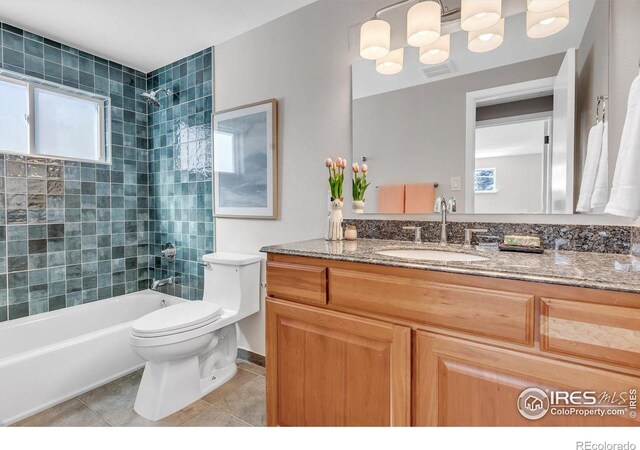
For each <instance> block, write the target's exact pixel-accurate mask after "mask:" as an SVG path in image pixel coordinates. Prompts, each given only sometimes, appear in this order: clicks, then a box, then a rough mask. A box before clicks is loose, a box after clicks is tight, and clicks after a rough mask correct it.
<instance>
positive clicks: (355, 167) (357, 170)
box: [351, 163, 360, 173]
mask: <svg viewBox="0 0 640 450" xmlns="http://www.w3.org/2000/svg"><path fill="white" fill-rule="evenodd" d="M351 169H352V170H353V173H358V172H360V167H359V166H358V163H353V165H352V166H351Z"/></svg>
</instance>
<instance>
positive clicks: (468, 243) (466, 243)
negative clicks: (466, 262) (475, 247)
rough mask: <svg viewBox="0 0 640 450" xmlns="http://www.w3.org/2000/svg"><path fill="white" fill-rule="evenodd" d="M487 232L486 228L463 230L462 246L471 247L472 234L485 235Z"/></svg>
mask: <svg viewBox="0 0 640 450" xmlns="http://www.w3.org/2000/svg"><path fill="white" fill-rule="evenodd" d="M488 231H489V230H487V229H486V228H467V229H465V230H464V246H465V247H470V246H471V239H472V238H473V234H474V233H486V232H488Z"/></svg>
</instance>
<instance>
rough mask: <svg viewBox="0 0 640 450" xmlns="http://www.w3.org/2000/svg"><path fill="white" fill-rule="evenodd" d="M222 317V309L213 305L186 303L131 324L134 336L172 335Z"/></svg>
mask: <svg viewBox="0 0 640 450" xmlns="http://www.w3.org/2000/svg"><path fill="white" fill-rule="evenodd" d="M221 315H222V308H221V307H220V305H217V304H215V303H209V302H203V301H187V302H184V303H179V304H177V305H172V306H168V307H166V308H162V309H159V310H157V311H154V312H152V313H149V314H147V315H146V316H144V317H141V318H140V319H138V320H136V321H135V322H133V332H134V333H136V334H153V335H156V336H157V335H158V334H161V333H172V332H176V331H179V330H182V329H184V328H193V327H195V326H197V325H205V324H206V323H210V322H214V321H215V320H217V319H218V318H219V317H220V316H221Z"/></svg>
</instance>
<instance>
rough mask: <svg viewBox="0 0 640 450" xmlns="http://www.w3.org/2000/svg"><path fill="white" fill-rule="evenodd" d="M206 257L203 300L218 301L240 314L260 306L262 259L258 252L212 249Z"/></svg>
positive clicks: (243, 314)
mask: <svg viewBox="0 0 640 450" xmlns="http://www.w3.org/2000/svg"><path fill="white" fill-rule="evenodd" d="M202 260H203V261H204V262H205V263H206V264H207V265H206V266H205V268H204V296H203V299H202V300H203V301H205V302H212V303H217V304H218V305H220V306H221V307H222V308H223V309H226V310H229V311H235V312H236V313H237V315H238V316H240V317H239V318H244V317H246V316H248V315H251V314H253V313H256V312H258V310H259V309H260V261H261V260H262V258H261V257H260V256H255V255H243V254H239V253H211V254H208V255H204V256H203V257H202Z"/></svg>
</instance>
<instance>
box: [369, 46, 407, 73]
mask: <svg viewBox="0 0 640 450" xmlns="http://www.w3.org/2000/svg"><path fill="white" fill-rule="evenodd" d="M403 63H404V48H399V49H397V50H393V51H390V52H389V54H388V55H387V56H385V57H384V58H380V59H378V60H376V71H377V72H378V73H380V74H382V75H395V74H396V73H399V72H401V71H402V66H403Z"/></svg>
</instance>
